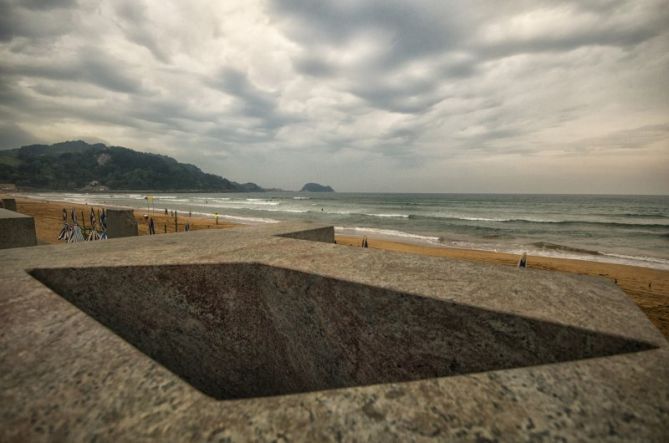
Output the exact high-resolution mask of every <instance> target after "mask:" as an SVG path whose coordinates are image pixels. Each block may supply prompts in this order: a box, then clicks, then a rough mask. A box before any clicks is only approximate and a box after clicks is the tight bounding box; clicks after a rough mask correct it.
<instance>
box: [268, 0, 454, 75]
mask: <svg viewBox="0 0 669 443" xmlns="http://www.w3.org/2000/svg"><path fill="white" fill-rule="evenodd" d="M271 5H272V8H273V10H274V11H275V12H276V13H277V14H279V15H280V16H284V17H291V18H292V19H293V20H295V22H296V23H294V24H292V26H291V27H290V29H289V30H288V32H289V34H290V35H291V36H292V37H293V38H294V39H295V40H296V41H299V42H301V43H306V44H310V43H318V42H325V43H328V44H334V45H337V46H343V45H345V44H348V43H350V42H351V41H353V40H354V39H355V38H356V37H358V36H360V35H362V34H365V33H368V32H370V31H371V32H374V31H379V32H380V33H382V34H385V35H386V36H387V40H385V41H384V43H385V44H386V45H387V47H386V51H385V53H384V54H382V58H381V61H382V64H383V65H384V66H386V67H389V66H395V65H398V64H401V63H403V62H404V61H406V60H407V59H411V58H416V57H421V56H424V55H426V54H430V53H436V52H439V53H441V52H445V51H448V50H449V49H451V48H453V47H455V46H456V45H457V44H458V43H459V42H460V41H461V40H462V31H463V30H462V29H461V24H459V23H458V15H459V13H458V11H457V10H455V9H454V10H453V11H451V13H450V14H448V15H447V19H446V20H444V18H443V17H444V15H443V14H441V13H443V12H448V11H447V8H448V2H444V3H442V4H441V5H440V4H439V3H437V2H435V3H434V4H433V6H434V8H433V9H427V8H421V7H414V5H413V4H412V3H410V2H404V1H396V0H372V1H366V2H353V1H345V2H340V1H315V2H314V1H310V0H274V1H272V2H271Z"/></svg>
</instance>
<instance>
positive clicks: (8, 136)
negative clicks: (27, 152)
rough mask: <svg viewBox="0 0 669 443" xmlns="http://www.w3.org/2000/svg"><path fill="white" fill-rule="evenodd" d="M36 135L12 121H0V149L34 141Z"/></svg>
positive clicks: (12, 147)
mask: <svg viewBox="0 0 669 443" xmlns="http://www.w3.org/2000/svg"><path fill="white" fill-rule="evenodd" d="M36 140H37V137H35V135H33V134H31V133H29V132H28V131H26V130H24V129H22V128H21V127H19V126H18V125H16V124H14V123H0V150H1V149H14V148H17V147H19V146H23V145H27V144H31V143H35V141H36Z"/></svg>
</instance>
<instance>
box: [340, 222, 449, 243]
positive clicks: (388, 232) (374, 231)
mask: <svg viewBox="0 0 669 443" xmlns="http://www.w3.org/2000/svg"><path fill="white" fill-rule="evenodd" d="M335 231H336V232H339V233H346V232H349V231H354V232H356V233H357V232H362V233H366V234H367V235H377V236H381V237H397V238H403V239H413V240H423V241H428V242H430V243H434V242H439V237H434V236H429V235H419V234H412V233H410V232H404V231H398V230H395V229H379V228H368V227H363V226H353V227H344V226H335Z"/></svg>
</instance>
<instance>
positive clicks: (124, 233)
mask: <svg viewBox="0 0 669 443" xmlns="http://www.w3.org/2000/svg"><path fill="white" fill-rule="evenodd" d="M106 213H107V236H108V237H109V238H121V237H136V236H138V235H139V231H138V227H137V221H136V220H135V217H134V216H133V211H132V209H107V211H106Z"/></svg>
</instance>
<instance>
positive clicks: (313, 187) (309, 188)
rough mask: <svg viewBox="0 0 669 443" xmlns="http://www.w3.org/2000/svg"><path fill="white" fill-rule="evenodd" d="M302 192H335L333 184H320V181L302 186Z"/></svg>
mask: <svg viewBox="0 0 669 443" xmlns="http://www.w3.org/2000/svg"><path fill="white" fill-rule="evenodd" d="M300 192H335V190H334V189H332V187H331V186H328V185H325V186H324V185H319V184H318V183H307V184H305V185H304V186H302V189H300Z"/></svg>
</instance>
